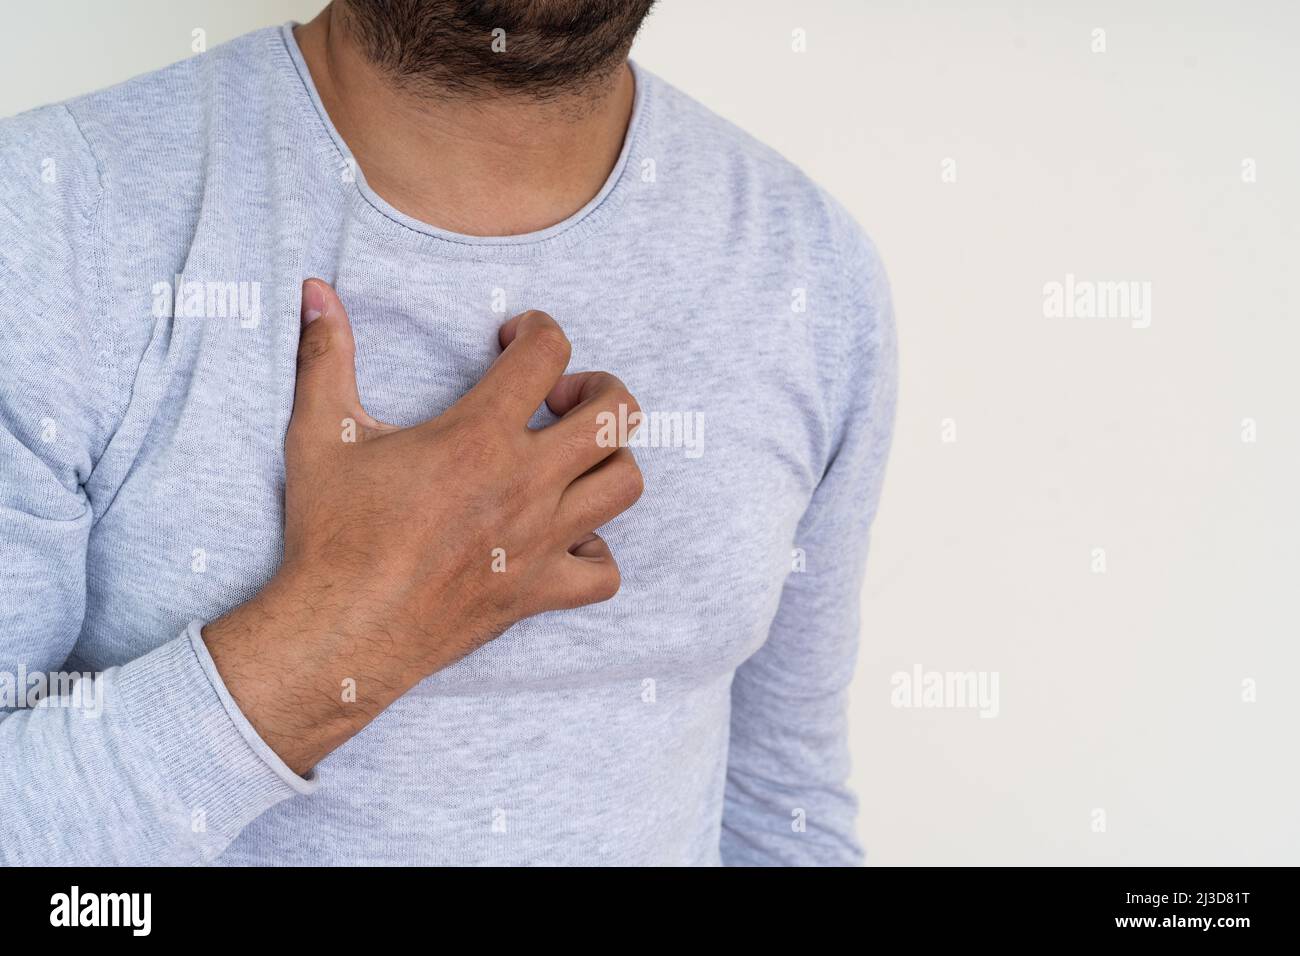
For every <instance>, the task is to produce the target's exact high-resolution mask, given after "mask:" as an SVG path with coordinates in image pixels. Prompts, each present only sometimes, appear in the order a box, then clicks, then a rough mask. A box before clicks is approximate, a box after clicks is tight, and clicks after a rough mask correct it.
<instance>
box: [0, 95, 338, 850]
mask: <svg viewBox="0 0 1300 956" xmlns="http://www.w3.org/2000/svg"><path fill="white" fill-rule="evenodd" d="M103 201H104V187H103V183H102V177H101V172H100V169H99V166H98V164H97V163H96V161H95V158H94V155H93V154H92V153H91V151H90V150H89V148H88V147H87V145H86V143H85V140H84V139H83V138H82V137H81V134H80V132H79V131H78V128H77V125H76V123H75V121H74V120H73V117H72V115H71V113H69V112H68V110H67V109H66V108H64V107H62V106H55V107H46V108H44V109H41V110H36V111H33V112H31V113H25V114H22V115H21V116H18V117H14V118H12V119H9V120H5V121H3V122H2V123H0V864H5V865H18V864H27V865H46V866H49V865H66V864H173V865H175V864H193V863H200V862H205V861H208V860H211V859H213V858H214V857H215V856H217V855H218V854H219V853H220V852H221V851H222V850H223V849H224V848H225V847H226V845H227V844H228V843H229V842H230V840H232V839H233V838H234V837H235V836H236V835H237V834H238V833H239V831H240V830H241V829H242V828H243V827H244V826H246V825H247V824H248V823H249V822H250V821H251V820H252V819H253V818H255V817H256V816H257V815H259V814H260V813H262V812H264V811H265V810H266V809H268V808H269V807H270V806H272V805H274V804H275V803H277V802H279V801H280V800H283V799H285V798H286V797H289V796H292V795H293V794H295V793H303V792H308V791H310V789H312V787H313V786H314V781H310V780H303V779H302V778H301V777H299V776H297V775H296V774H294V773H293V772H292V771H291V770H290V769H289V768H288V767H286V766H285V765H284V764H283V762H282V761H280V760H279V758H278V757H277V756H276V755H275V754H274V752H273V751H271V750H270V748H269V747H267V746H266V744H265V743H264V742H263V741H262V740H261V739H260V738H259V737H258V736H257V734H256V732H255V731H254V730H253V728H252V727H251V725H250V724H249V723H248V721H247V720H246V719H245V718H244V717H243V715H242V714H241V713H240V712H239V709H238V707H237V706H236V705H235V703H234V701H233V700H232V699H231V698H230V695H229V693H228V692H227V691H226V690H225V687H224V685H223V684H222V682H221V679H220V676H219V674H218V673H217V671H216V668H215V666H214V665H213V664H212V660H211V658H210V657H209V656H208V654H207V650H206V647H205V645H204V644H203V641H202V640H201V638H200V635H199V627H198V625H197V623H196V624H192V625H191V626H190V627H189V628H188V629H186V631H184V632H183V633H181V634H180V635H165V636H163V639H161V640H160V641H159V645H160V646H158V647H157V648H156V649H155V650H154V651H152V652H150V653H148V654H145V655H144V656H142V657H140V658H138V659H136V660H133V661H130V662H128V663H126V664H125V665H123V666H122V667H116V668H110V669H109V670H107V671H105V672H104V673H102V674H99V675H84V676H82V677H81V678H80V679H79V680H77V679H75V678H76V675H74V674H71V673H66V672H64V671H63V668H64V667H65V666H69V665H68V656H69V654H70V653H71V652H72V649H73V647H74V646H75V644H76V642H77V639H78V637H79V635H80V634H81V630H82V627H83V624H84V623H85V622H84V617H85V610H86V560H87V545H88V541H89V538H90V534H91V531H92V527H93V525H94V521H95V508H94V503H93V502H92V501H90V500H89V499H88V497H87V495H86V492H85V490H84V485H85V482H86V479H87V478H88V476H89V475H90V473H91V471H92V469H93V468H94V467H95V464H96V461H97V460H98V457H99V456H100V455H101V454H103V451H104V449H105V448H106V447H107V445H108V443H109V441H110V439H111V437H112V434H113V430H114V428H115V427H116V424H117V423H118V422H119V421H120V416H121V414H122V413H123V411H124V407H125V401H124V398H122V397H121V396H123V395H125V394H126V391H127V389H128V388H129V382H127V381H126V380H125V377H124V376H123V375H122V373H121V372H120V368H119V363H118V362H116V361H115V347H114V342H115V336H114V335H113V331H112V328H111V327H110V325H109V320H110V316H109V315H107V314H106V313H108V312H110V311H111V310H110V309H109V308H108V307H107V306H106V295H105V292H104V287H105V283H104V281H103V272H104V266H105V263H104V262H103V259H102V253H101V250H102V247H103V244H102V241H101V240H102V235H101V228H100V225H99V223H100V215H101V212H102V205H103Z"/></svg>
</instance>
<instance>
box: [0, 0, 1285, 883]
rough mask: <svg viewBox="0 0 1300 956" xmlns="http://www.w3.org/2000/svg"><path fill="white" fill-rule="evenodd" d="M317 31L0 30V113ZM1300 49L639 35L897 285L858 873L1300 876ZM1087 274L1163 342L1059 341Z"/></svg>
mask: <svg viewBox="0 0 1300 956" xmlns="http://www.w3.org/2000/svg"><path fill="white" fill-rule="evenodd" d="M321 5H322V3H321V2H316V0H312V2H305V0H236V2H232V0H179V2H177V0H115V2H114V3H111V4H108V3H101V2H90V0H64V2H51V3H39V4H38V3H20V2H15V0H5V2H3V4H0V20H2V22H3V23H4V29H3V30H2V31H0V78H2V79H3V82H2V83H0V115H7V114H9V113H12V112H16V111H18V110H20V109H24V108H27V107H30V106H34V105H37V104H40V103H45V102H50V101H54V100H58V99H61V98H64V97H67V96H71V95H74V94H77V93H80V92H84V91H87V90H90V89H93V88H97V87H100V86H104V85H107V84H109V83H111V82H115V81H118V80H121V79H125V78H126V77H128V76H131V75H133V74H136V73H139V72H143V71H146V70H149V69H153V68H156V67H160V66H163V65H165V64H167V63H169V62H172V61H174V60H177V59H180V58H183V57H185V56H189V55H191V43H192V38H193V34H192V31H193V30H194V29H196V28H202V29H204V30H205V31H206V40H207V43H208V45H209V46H211V45H214V44H216V43H218V42H221V41H222V40H225V39H229V38H230V37H233V36H235V35H237V34H239V33H242V32H245V31H248V30H251V29H254V28H256V27H259V26H264V25H267V24H271V23H278V22H282V21H285V20H290V19H293V20H306V19H310V18H311V17H312V16H313V15H314V14H315V13H316V11H317V10H318V9H319V7H320V6H321ZM1098 29H1100V30H1104V39H1105V51H1104V52H1096V51H1095V50H1094V46H1095V45H1096V44H1097V41H1098V36H1097V35H1096V34H1095V33H1094V31H1095V30H1098ZM796 30H802V31H804V33H803V36H804V37H805V38H806V49H805V50H804V51H803V52H797V51H796V50H795V49H794V47H795V46H796V42H795V40H796V34H795V32H794V31H796ZM1298 36H1300V5H1297V4H1294V3H1291V2H1288V0H1275V2H1263V0H1257V2H1253V3H1251V2H1246V3H1226V2H1206V0H1192V2H1174V0H1165V2H1154V0H1146V2H1140V3H1133V2H1127V3H1126V2H1117V0H1103V2H1087V3H1084V2H1082V0H1075V2H1060V0H1058V2H1038V3H1030V2H1028V0H1022V2H1017V0H984V2H974V0H972V2H961V0H951V2H946V3H940V2H935V3H924V2H903V0H859V2H852V0H802V2H795V0H788V2H787V0H782V2H777V0H766V2H761V0H707V2H705V0H660V7H659V9H658V10H657V11H656V12H655V13H654V14H653V15H652V17H651V19H650V21H649V23H648V25H647V27H646V29H645V31H644V33H643V35H642V37H641V38H640V40H639V41H638V43H637V47H636V50H635V51H634V56H635V57H636V58H637V59H638V60H639V61H640V62H641V63H642V64H643V65H645V66H647V67H649V68H650V69H652V70H654V71H656V72H657V73H659V74H660V75H662V76H663V77H665V78H666V79H668V80H670V81H671V82H673V83H675V84H677V85H678V86H680V87H682V88H683V89H685V90H686V91H687V92H689V93H691V94H692V95H694V96H696V97H697V98H699V99H700V100H702V101H703V102H704V103H706V104H707V105H709V106H711V107H712V108H714V109H716V110H717V111H719V112H720V113H722V114H723V115H724V116H726V117H728V118H729V119H731V120H733V121H735V122H737V123H739V124H740V125H741V126H743V127H745V128H746V129H748V130H749V131H750V132H752V133H754V134H755V135H756V136H758V137H759V138H760V139H762V140H764V141H766V142H768V143H770V144H771V145H773V146H774V147H776V148H777V149H778V150H780V151H781V152H783V153H784V154H785V155H787V156H788V157H790V158H791V159H792V160H794V161H795V162H796V163H798V164H799V165H800V166H802V167H803V168H804V169H805V170H807V171H808V172H809V173H810V174H811V175H812V176H813V177H814V178H815V179H817V180H818V181H820V182H821V183H822V184H823V185H825V186H826V187H827V188H828V189H829V190H830V191H831V192H832V193H833V194H835V195H836V196H838V197H839V198H840V199H841V200H842V201H843V202H844V203H845V204H847V205H848V206H849V208H850V209H851V210H852V211H853V212H854V213H855V214H856V215H857V216H858V218H859V220H860V221H861V222H862V223H863V224H864V225H865V226H866V227H867V229H868V230H869V231H870V233H871V234H872V236H873V237H874V238H875V240H876V242H877V244H878V245H879V247H880V248H881V250H882V252H883V254H884V256H885V259H886V262H887V264H888V266H889V270H890V273H891V276H892V281H893V288H894V296H895V301H896V306H897V312H898V322H899V332H900V341H901V354H902V383H903V384H902V394H901V400H900V406H899V419H898V427H897V435H896V438H895V442H894V451H893V458H892V462H891V465H890V470H889V476H888V480H887V483H886V488H885V493H884V499H883V502H882V508H881V512H880V516H879V518H878V520H877V523H876V528H875V532H874V535H873V538H874V541H873V553H872V558H871V562H870V567H869V570H868V576H867V582H866V586H865V589H864V598H865V601H864V610H863V617H864V620H863V644H862V652H861V656H860V665H859V672H858V679H857V683H856V685H855V694H854V704H853V710H852V718H853V722H852V728H853V738H852V743H853V751H854V758H855V772H854V776H855V782H856V784H857V787H858V790H859V793H860V794H861V797H862V805H863V814H862V823H861V826H862V833H863V837H864V840H865V841H866V844H867V846H868V850H869V853H870V856H871V860H872V862H874V863H876V864H933V863H943V864H975V863H987V864H1015V863H1048V864H1079V863H1119V864H1193V863H1200V864H1226V863H1290V864H1297V863H1300V822H1298V815H1297V807H1298V806H1300V772H1298V770H1297V756H1298V751H1297V744H1296V729H1297V717H1300V703H1297V695H1296V692H1295V687H1294V682H1295V678H1296V675H1297V670H1298V667H1297V665H1298V664H1300V653H1298V652H1297V638H1300V627H1298V626H1297V624H1298V622H1297V612H1296V594H1297V581H1298V580H1300V504H1298V503H1297V502H1298V501H1300V496H1298V494H1297V491H1298V490H1300V429H1298V428H1297V422H1296V416H1297V412H1300V386H1298V385H1297V376H1296V372H1295V365H1296V360H1297V355H1300V334H1298V333H1297V323H1298V321H1300V314H1297V311H1298V310H1297V294H1296V288H1295V278H1294V276H1295V274H1296V263H1297V261H1300V225H1298V224H1297V223H1298V222H1300V216H1298V215H1297V214H1298V213H1300V187H1298V185H1297V181H1298V177H1300V134H1298V132H1297V122H1296V108H1295V96H1296V92H1297V90H1300V65H1298V64H1300V58H1298V57H1296V55H1295V53H1294V47H1295V45H1296V40H1297V37H1298ZM1247 161H1251V162H1253V169H1254V180H1253V181H1248V180H1249V179H1250V177H1249V175H1247V176H1243V170H1247V171H1249V169H1251V168H1252V166H1251V165H1250V164H1249V163H1247ZM1244 163H1247V165H1243V164H1244ZM954 172H955V181H946V180H952V179H953V178H954V177H953V173H954ZM945 173H946V174H947V175H946V176H945ZM1067 274H1072V275H1074V276H1075V277H1076V278H1077V279H1078V280H1079V281H1091V282H1103V281H1104V282H1137V283H1150V289H1151V300H1150V304H1151V312H1150V324H1149V326H1148V327H1145V328H1142V327H1135V326H1139V325H1142V324H1143V323H1144V321H1145V320H1143V319H1135V320H1130V319H1128V318H1123V317H1119V318H1105V319H1086V318H1077V317H1076V318H1053V317H1049V316H1047V315H1045V306H1044V299H1045V295H1044V286H1045V284H1046V283H1051V282H1054V281H1055V282H1062V283H1064V282H1065V279H1066V276H1067ZM538 305H539V306H542V307H544V306H545V303H538ZM1247 419H1249V420H1251V421H1252V422H1253V427H1254V429H1255V431H1254V440H1253V441H1247V440H1243V435H1245V436H1246V437H1247V438H1249V437H1250V428H1251V427H1252V426H1251V424H1250V423H1246V424H1244V425H1243V422H1244V421H1245V420H1247ZM1094 549H1103V550H1104V562H1105V570H1104V573H1099V572H1098V570H1097V569H1098V568H1099V567H1100V566H1101V565H1100V563H1099V557H1098V554H1097V552H1096V551H1095V550H1094ZM917 666H920V667H922V668H923V669H924V670H925V671H927V672H929V671H937V672H984V673H986V674H994V673H996V675H997V678H998V691H999V693H998V712H997V716H995V717H990V718H982V717H980V716H979V714H978V713H977V712H976V711H975V710H973V709H969V708H952V707H946V708H935V709H927V708H904V707H897V706H894V703H896V701H895V700H894V699H893V692H894V690H895V684H894V683H892V682H891V679H892V677H893V675H895V674H896V673H899V672H907V673H910V672H912V670H913V668H915V667H917ZM1251 681H1253V682H1254V683H1253V684H1248V683H1244V682H1251ZM1252 690H1253V696H1254V700H1253V701H1251V700H1249V699H1247V698H1249V697H1251V696H1252ZM950 702H951V701H950ZM1098 811H1103V812H1104V828H1102V827H1101V826H1100V824H1101V823H1102V822H1103V816H1102V815H1100V814H1099V813H1098Z"/></svg>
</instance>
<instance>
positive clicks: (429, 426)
mask: <svg viewBox="0 0 1300 956" xmlns="http://www.w3.org/2000/svg"><path fill="white" fill-rule="evenodd" d="M303 321H304V323H305V324H304V327H303V330H302V338H301V342H300V344H299V349H298V380H297V389H296V393H295V398H294V408H293V418H292V421H291V422H290V425H289V431H288V435H287V437H286V440H285V529H284V561H283V564H282V565H281V567H280V570H279V572H278V573H277V574H276V576H275V577H274V578H273V579H272V580H271V582H270V583H269V584H268V585H267V586H266V588H265V589H264V590H263V591H262V593H261V594H259V595H258V596H257V597H256V598H254V599H253V600H252V601H250V602H248V603H247V604H244V605H242V606H240V607H238V608H236V609H235V610H234V611H231V612H230V613H229V614H227V615H226V616H224V617H222V618H221V619H220V620H218V621H216V622H214V623H212V624H210V625H208V626H207V627H205V628H204V640H205V642H206V643H207V645H208V648H209V650H210V651H211V653H212V657H213V660H214V661H215V663H216V665H217V669H218V670H219V671H220V672H221V675H222V678H223V679H224V680H225V682H226V685H227V687H228V688H229V690H230V692H231V694H232V695H233V696H234V698H235V700H236V701H237V702H238V703H239V705H240V708H241V709H242V710H243V712H244V714H245V716H247V717H248V719H249V721H250V722H251V723H252V724H253V726H254V727H255V728H256V729H257V731H258V733H260V734H261V735H262V737H263V739H264V740H266V742H267V743H268V744H269V745H270V746H271V747H272V748H273V749H274V750H275V751H276V752H277V753H278V754H279V755H280V756H281V757H282V758H283V759H284V760H285V762H286V763H287V764H288V765H289V766H290V767H292V768H293V769H294V770H295V771H297V772H299V773H303V772H305V771H306V770H308V769H310V768H311V767H312V766H313V765H315V763H316V762H317V761H319V760H320V758H321V757H323V756H324V755H325V754H327V753H329V752H330V751H331V750H333V749H334V748H335V747H337V746H339V745H340V744H341V743H343V742H344V741H345V740H347V739H349V738H350V737H352V736H353V735H355V734H356V733H357V732H358V731H359V730H360V729H361V728H362V727H364V726H365V725H366V724H367V723H369V722H370V721H371V720H372V719H374V717H375V716H376V715H377V714H378V713H379V712H380V711H382V710H383V709H384V708H385V707H387V706H388V705H389V704H390V703H392V701H393V700H395V699H396V698H397V697H399V696H401V694H403V693H405V692H406V691H407V690H408V689H409V688H410V687H412V686H413V685H414V684H415V683H417V682H418V681H420V680H421V679H423V678H424V677H427V676H428V675H429V674H432V673H434V672H435V671H438V670H440V669H442V668H444V667H446V666H447V665H449V664H451V663H453V662H454V661H456V660H458V659H459V658H461V657H463V656H465V655H466V654H468V653H470V652H471V651H473V650H475V649H476V648H478V647H480V646H481V645H483V644H484V643H486V642H487V641H489V640H491V639H492V638H494V637H496V636H497V635H499V634H500V633H501V632H503V631H504V630H506V629H507V628H508V627H510V626H511V625H512V624H514V623H515V622H517V621H519V620H521V619H523V618H526V617H530V616H532V615H534V614H539V613H541V612H543V611H549V610H558V609H561V608H573V607H579V606H581V605H584V604H592V603H595V602H598V601H604V600H607V599H609V598H610V597H612V596H613V595H614V594H615V593H616V592H617V591H618V587H619V572H618V566H617V565H616V564H615V562H614V558H613V556H612V555H611V554H610V551H609V548H608V547H607V546H606V545H605V542H604V541H603V540H601V538H600V537H598V536H597V535H596V534H595V529H596V528H598V527H600V526H601V525H603V524H605V523H606V522H608V521H609V520H610V519H611V518H613V517H614V516H616V515H618V514H620V513H621V512H623V511H625V510H626V509H627V508H629V507H630V506H631V505H632V504H633V502H635V501H636V500H637V498H638V497H640V494H641V488H642V480H641V472H640V470H639V469H638V468H637V465H636V462H635V460H634V459H633V457H632V454H631V452H630V451H628V449H627V448H614V447H604V446H602V445H601V444H600V443H598V441H597V435H598V432H599V431H600V428H599V424H598V422H599V419H598V416H599V415H600V413H601V412H610V413H613V414H614V415H617V414H618V407H619V405H620V404H622V405H626V406H627V407H628V411H629V414H630V413H631V412H635V411H637V404H636V401H635V400H634V399H633V398H632V396H631V395H630V394H629V393H628V391H627V388H626V387H625V386H624V385H623V383H622V382H620V381H619V380H618V379H617V378H615V377H614V376H612V375H609V374H607V373H604V372H582V373H578V374H576V375H565V374H564V370H565V368H566V366H567V365H568V362H569V342H568V339H567V338H565V335H564V333H563V332H562V331H561V330H560V327H559V326H558V325H557V324H556V323H555V320H553V319H552V318H551V317H550V316H548V315H546V314H545V313H543V312H526V313H524V314H523V315H520V316H516V317H515V318H513V319H511V320H510V321H509V322H507V323H506V324H505V325H504V326H503V327H502V328H501V333H500V338H501V344H502V347H503V349H504V351H503V352H502V354H501V356H500V357H499V358H498V359H497V361H496V363H495V364H494V365H493V366H492V367H491V368H490V369H489V370H488V371H487V373H486V374H485V375H484V376H483V379H482V380H481V381H480V382H479V383H478V385H476V386H475V387H474V388H473V389H471V390H470V391H469V392H468V393H467V394H466V395H465V396H464V397H463V398H461V399H460V401H458V402H457V403H456V404H455V405H453V406H452V407H451V408H449V409H448V410H447V411H446V412H444V413H443V414H442V415H440V416H438V417H437V418H435V419H432V420H430V421H428V422H425V423H423V424H421V425H417V426H414V427H412V428H405V429H399V428H395V427H393V426H391V425H386V424H384V423H382V422H378V421H376V420H375V419H373V418H371V417H370V415H368V414H367V413H366V411H365V410H364V409H363V408H362V406H361V400H360V397H359V396H358V394H357V382H356V367H355V354H354V346H353V340H352V330H351V327H350V325H349V323H348V317H347V313H346V312H345V311H344V309H343V303H342V302H340V301H339V298H338V296H337V295H336V294H335V292H334V290H333V289H331V288H330V287H329V286H328V285H326V284H325V283H324V282H322V281H320V280H319V279H310V280H308V281H307V282H306V283H305V284H304V285H303ZM543 401H545V402H546V403H547V405H549V406H550V408H551V410H552V411H553V412H554V413H555V414H556V415H558V416H561V417H560V420H559V421H558V422H556V423H555V424H553V425H551V426H550V427H548V428H544V429H538V430H534V429H530V428H528V427H527V423H528V420H529V419H530V418H531V416H532V414H533V413H534V412H535V411H536V410H537V408H538V407H539V406H540V405H541V403H542V402H543ZM503 567H504V570H501V568H503ZM349 679H350V680H351V681H354V682H355V685H354V686H355V695H356V700H355V702H352V701H350V700H349V701H346V702H345V700H344V697H345V695H344V688H345V687H347V686H349V683H348V682H349Z"/></svg>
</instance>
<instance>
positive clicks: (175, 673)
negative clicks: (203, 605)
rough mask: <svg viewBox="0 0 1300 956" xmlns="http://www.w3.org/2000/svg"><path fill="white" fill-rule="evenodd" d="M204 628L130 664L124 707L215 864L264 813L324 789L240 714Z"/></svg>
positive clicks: (123, 675)
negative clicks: (289, 762) (299, 771)
mask: <svg viewBox="0 0 1300 956" xmlns="http://www.w3.org/2000/svg"><path fill="white" fill-rule="evenodd" d="M202 627H203V622H201V621H191V622H190V624H189V626H188V627H187V628H186V629H185V631H184V632H182V633H181V635H180V636H179V637H177V638H175V639H174V640H171V641H168V642H167V643H166V644H164V645H162V646H161V647H158V648H156V649H155V650H152V651H150V652H149V653H148V654H145V655H143V656H141V657H138V658H136V659H135V660H133V661H130V662H129V663H127V664H124V665H123V666H122V667H121V669H120V671H119V672H118V675H117V687H116V692H117V699H116V704H117V705H118V706H121V707H122V709H123V712H124V713H125V714H126V715H127V716H128V717H129V719H130V720H131V722H132V723H133V724H134V725H135V728H136V729H137V731H138V732H139V733H140V734H141V735H142V737H144V738H145V739H146V740H148V741H149V742H150V743H151V744H152V745H153V749H154V751H155V753H156V754H157V756H158V760H159V767H158V769H159V773H160V774H161V775H162V777H163V779H164V780H165V781H166V782H167V783H168V784H169V785H170V786H171V787H173V788H174V792H175V793H176V794H177V797H178V799H179V800H180V801H181V802H182V804H183V806H184V807H185V809H186V810H188V811H189V814H190V816H191V821H192V825H191V829H192V830H193V832H195V833H196V842H198V843H199V845H200V846H201V847H202V848H203V855H204V857H205V858H210V857H211V856H215V855H216V854H217V853H220V852H221V850H222V849H224V848H225V846H226V844H227V843H229V842H230V841H231V840H233V839H234V838H235V837H236V836H238V834H239V832H240V831H241V830H243V828H244V827H246V826H248V824H249V823H251V822H252V821H253V820H254V819H255V818H257V817H258V816H259V815H260V814H262V813H264V812H266V811H267V810H268V809H270V808H271V807H273V806H275V804H277V803H279V802H280V801H281V800H284V799H287V798H288V797H292V796H294V795H296V794H309V793H311V792H313V791H314V790H315V789H316V787H317V786H318V782H317V779H316V774H315V772H314V771H313V772H312V774H311V775H310V776H309V777H307V778H305V779H304V778H303V777H300V776H298V775H297V774H296V773H294V772H293V771H292V770H291V769H289V767H288V765H287V764H285V762H284V761H283V760H281V759H280V757H279V756H278V755H277V754H276V753H275V751H274V750H272V749H271V748H270V747H269V746H267V744H266V742H265V741H264V740H262V738H261V737H259V736H258V734H257V731H256V730H254V729H253V726H252V724H250V723H249V722H248V719H247V718H246V717H244V715H243V713H242V712H240V710H239V706H238V705H237V704H236V703H235V701H234V698H232V697H231V696H230V692H229V691H228V690H227V689H226V685H225V683H224V682H223V681H222V679H221V674H220V673H219V672H218V671H217V667H216V665H215V664H214V663H213V662H212V656H211V655H210V654H209V653H208V648H207V645H206V644H204V642H203V637H202V634H201V633H200V632H201V630H202ZM205 835H206V837H205Z"/></svg>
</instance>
